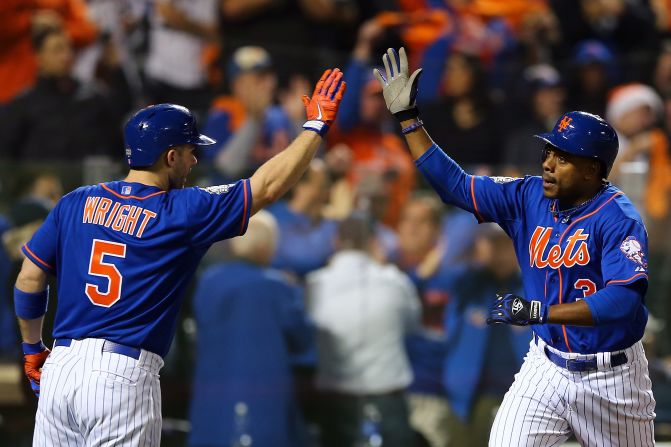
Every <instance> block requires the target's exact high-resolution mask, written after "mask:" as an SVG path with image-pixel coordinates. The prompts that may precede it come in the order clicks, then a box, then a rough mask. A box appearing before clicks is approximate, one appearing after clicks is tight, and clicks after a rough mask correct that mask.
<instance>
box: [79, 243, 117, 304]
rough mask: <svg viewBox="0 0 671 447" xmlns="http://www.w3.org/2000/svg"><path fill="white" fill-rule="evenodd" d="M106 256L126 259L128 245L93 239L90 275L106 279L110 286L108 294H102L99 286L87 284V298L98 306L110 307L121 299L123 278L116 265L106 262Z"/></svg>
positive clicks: (108, 286)
mask: <svg viewBox="0 0 671 447" xmlns="http://www.w3.org/2000/svg"><path fill="white" fill-rule="evenodd" d="M105 255H107V256H116V257H118V258H125V257H126V244H119V243H117V242H110V241H103V240H101V239H93V245H92V246H91V260H90V261H89V275H93V276H100V277H102V278H106V279H107V281H108V284H107V292H104V293H102V292H100V288H99V287H98V286H97V285H95V284H90V283H86V288H85V292H86V296H87V297H89V300H91V302H92V303H93V304H95V305H96V306H102V307H110V306H112V305H113V304H114V303H116V302H117V301H119V298H121V283H122V282H123V276H122V275H121V273H120V272H119V270H118V269H117V268H116V266H115V265H114V264H111V263H109V262H105V260H104V257H105Z"/></svg>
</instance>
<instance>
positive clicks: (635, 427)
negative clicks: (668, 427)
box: [489, 339, 655, 447]
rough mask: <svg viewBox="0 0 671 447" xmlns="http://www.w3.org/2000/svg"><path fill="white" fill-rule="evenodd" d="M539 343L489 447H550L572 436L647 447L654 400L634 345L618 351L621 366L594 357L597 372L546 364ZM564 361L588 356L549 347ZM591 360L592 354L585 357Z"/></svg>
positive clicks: (645, 368)
mask: <svg viewBox="0 0 671 447" xmlns="http://www.w3.org/2000/svg"><path fill="white" fill-rule="evenodd" d="M544 346H545V343H544V342H543V340H541V339H538V345H536V343H535V342H534V341H533V340H532V341H531V346H530V349H529V353H528V354H527V356H526V357H525V359H524V364H523V365H522V369H521V370H520V372H519V373H517V374H516V375H515V381H514V382H513V384H512V386H511V387H510V390H509V391H508V392H507V393H506V395H505V397H504V399H503V403H502V404H501V407H500V408H499V411H498V412H497V414H496V419H495V420H494V425H493V426H492V430H491V434H490V437H489V446H490V447H503V446H505V447H513V446H518V447H522V446H524V447H531V446H539V447H540V446H543V447H545V446H553V445H559V444H561V443H563V442H564V441H566V440H567V439H568V438H569V436H570V435H571V434H572V433H573V434H574V435H575V437H576V438H577V440H578V442H579V443H580V445H582V446H595V447H596V446H598V447H604V446H652V445H654V443H655V442H654V432H653V422H654V418H655V399H654V398H653V395H652V389H651V386H652V384H651V382H650V377H649V375H648V361H647V359H646V358H645V352H644V351H643V345H642V344H641V342H640V341H639V342H638V343H635V344H634V345H633V346H631V347H629V348H627V349H625V350H624V351H623V352H625V354H626V355H627V359H628V361H627V363H625V364H624V365H620V366H616V367H611V366H610V354H609V353H600V354H596V358H597V364H598V366H599V369H598V370H597V371H588V372H571V371H568V370H567V369H564V368H561V367H559V366H557V365H555V364H554V363H552V362H551V361H550V360H549V359H548V358H547V356H546V355H545V353H544ZM552 351H554V352H555V353H557V354H560V355H561V356H562V357H565V358H578V359H582V358H590V356H586V355H580V354H567V353H563V352H561V351H557V350H556V349H552ZM591 357H594V356H591Z"/></svg>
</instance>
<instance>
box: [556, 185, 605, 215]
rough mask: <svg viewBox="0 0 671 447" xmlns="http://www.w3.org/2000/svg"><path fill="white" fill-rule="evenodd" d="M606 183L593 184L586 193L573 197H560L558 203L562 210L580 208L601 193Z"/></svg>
mask: <svg viewBox="0 0 671 447" xmlns="http://www.w3.org/2000/svg"><path fill="white" fill-rule="evenodd" d="M605 186H606V184H604V183H599V184H595V185H593V187H591V188H588V189H586V190H585V193H584V194H581V195H580V196H577V197H573V198H566V199H559V200H558V205H559V210H560V211H565V210H568V209H573V208H578V207H581V206H582V205H585V204H586V203H588V202H591V201H592V200H594V199H595V198H596V196H597V195H599V193H601V191H602V190H603V189H604V188H605Z"/></svg>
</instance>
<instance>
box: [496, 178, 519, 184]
mask: <svg viewBox="0 0 671 447" xmlns="http://www.w3.org/2000/svg"><path fill="white" fill-rule="evenodd" d="M489 178H490V179H492V180H493V181H494V183H510V182H514V181H515V180H519V177H489Z"/></svg>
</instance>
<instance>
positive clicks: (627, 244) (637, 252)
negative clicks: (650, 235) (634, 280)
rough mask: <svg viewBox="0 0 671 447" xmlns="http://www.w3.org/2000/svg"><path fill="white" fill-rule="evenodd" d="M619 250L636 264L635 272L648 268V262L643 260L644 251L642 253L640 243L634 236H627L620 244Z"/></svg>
mask: <svg viewBox="0 0 671 447" xmlns="http://www.w3.org/2000/svg"><path fill="white" fill-rule="evenodd" d="M620 251H621V252H622V253H624V255H625V256H626V257H627V259H629V260H630V261H633V262H635V263H636V264H638V267H636V271H637V272H641V271H644V270H645V269H647V268H648V262H647V261H646V260H645V253H643V248H642V247H641V243H640V242H639V241H638V239H636V238H635V237H634V236H627V238H626V239H625V240H623V241H622V243H621V244H620Z"/></svg>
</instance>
